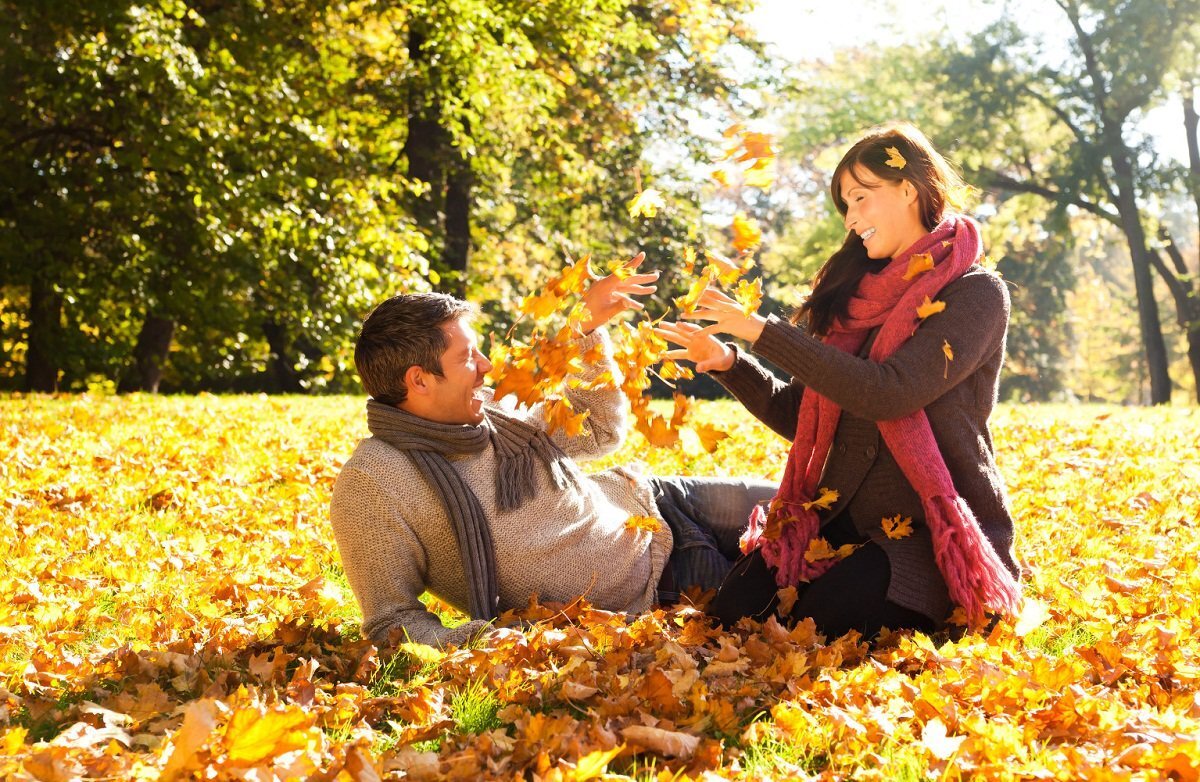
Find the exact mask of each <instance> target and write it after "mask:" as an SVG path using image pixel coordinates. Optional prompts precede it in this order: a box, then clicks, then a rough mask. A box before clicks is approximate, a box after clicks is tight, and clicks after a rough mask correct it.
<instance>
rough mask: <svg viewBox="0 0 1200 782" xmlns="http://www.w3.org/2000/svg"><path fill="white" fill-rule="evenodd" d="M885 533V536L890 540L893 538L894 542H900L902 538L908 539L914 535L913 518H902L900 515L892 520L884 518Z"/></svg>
mask: <svg viewBox="0 0 1200 782" xmlns="http://www.w3.org/2000/svg"><path fill="white" fill-rule="evenodd" d="M883 533H884V534H885V535H887V536H888V537H889V538H891V539H892V540H900V539H901V538H907V537H908V536H909V535H911V534H912V533H913V528H912V517H911V516H904V517H901V516H900V515H899V514H897V515H896V516H893V517H891V518H887V517H884V519H883Z"/></svg>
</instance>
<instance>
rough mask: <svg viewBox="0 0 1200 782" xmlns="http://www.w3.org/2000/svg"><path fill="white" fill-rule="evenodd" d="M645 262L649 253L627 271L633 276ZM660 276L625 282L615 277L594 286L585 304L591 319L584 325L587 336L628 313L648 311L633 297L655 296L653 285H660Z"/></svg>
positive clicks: (654, 274) (629, 278)
mask: <svg viewBox="0 0 1200 782" xmlns="http://www.w3.org/2000/svg"><path fill="white" fill-rule="evenodd" d="M645 259H646V254H645V253H638V254H637V255H635V256H633V257H632V258H630V259H629V260H628V261H626V262H625V268H626V269H627V270H629V271H631V272H632V271H633V270H634V269H637V267H638V266H640V265H641V263H642V261H644V260H645ZM658 274H659V273H658V272H656V271H654V272H649V273H647V274H629V275H626V276H625V278H624V279H622V278H621V275H619V274H615V273H614V274H610V275H608V276H607V277H602V278H600V279H599V280H596V281H595V282H593V283H592V284H591V286H590V287H589V288H588V289H587V293H585V294H583V304H584V306H586V307H587V311H588V316H589V317H588V319H587V321H585V322H584V324H583V333H584V334H590V333H592V332H593V331H595V330H596V329H598V328H600V327H601V326H603V325H604V324H605V323H608V322H609V321H610V320H612V319H613V317H614V316H615V315H617V314H618V313H621V312H624V311H625V310H641V309H645V307H643V306H642V303H641V302H640V301H638V300H637V299H634V298H633V296H634V295H638V296H645V295H647V294H650V293H654V290H655V288H654V285H653V283H655V282H657V281H658Z"/></svg>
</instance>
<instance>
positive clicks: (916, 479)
mask: <svg viewBox="0 0 1200 782" xmlns="http://www.w3.org/2000/svg"><path fill="white" fill-rule="evenodd" d="M926 253H927V254H929V255H931V256H932V257H933V261H934V267H933V268H932V269H931V270H928V271H924V272H921V273H919V274H916V276H912V275H911V274H909V273H908V270H909V261H910V259H911V258H912V257H913V256H919V255H922V254H926ZM980 255H981V249H980V241H979V227H978V225H977V224H976V223H975V221H973V220H971V219H970V218H968V217H963V216H959V215H951V216H949V217H947V218H946V219H945V220H943V221H942V222H941V223H940V224H939V225H938V226H937V227H936V228H934V229H933V231H931V232H930V233H928V234H926V235H925V236H924V237H922V238H921V239H920V240H918V241H917V242H916V244H914V245H913V246H912V247H910V248H908V250H907V251H906V252H904V253H901V254H900V255H898V256H897V257H896V258H895V259H894V260H892V262H891V263H889V264H888V265H887V266H886V267H884V269H883V270H882V271H880V272H879V273H878V274H868V275H866V276H865V277H863V279H862V282H860V283H859V286H858V290H857V291H856V292H855V295H854V296H853V297H852V298H851V299H850V305H849V312H848V314H847V317H846V318H845V319H839V320H838V321H837V322H836V323H835V324H834V326H833V328H832V329H831V330H830V333H829V335H828V336H827V337H826V338H825V339H824V341H825V343H826V344H829V345H833V346H834V347H837V348H839V349H840V350H844V351H846V352H847V353H851V354H857V353H858V351H859V349H861V348H862V345H863V343H864V342H865V341H866V339H867V335H868V333H869V332H870V331H871V329H873V328H875V327H876V326H880V329H879V335H878V336H877V337H876V339H875V342H874V344H873V345H872V346H871V350H870V352H869V354H868V357H869V358H870V359H871V360H872V361H883V360H884V359H886V358H887V357H888V356H890V355H892V354H893V353H895V352H896V350H897V349H898V348H899V347H900V346H901V345H903V344H904V343H905V342H906V341H908V339H909V337H911V336H912V335H913V334H914V333H915V331H916V329H917V326H918V325H919V319H918V316H917V314H916V313H917V307H918V306H920V305H921V304H922V302H923V301H924V299H925V297H926V296H929V297H930V299H933V298H934V297H935V296H937V294H938V292H939V291H941V290H942V288H944V287H945V286H946V285H948V284H949V283H951V282H953V281H954V280H956V279H958V278H959V277H961V276H962V274H963V273H964V272H965V271H966V270H967V268H968V267H970V266H971V265H972V264H973V263H975V262H976V261H977V260H978V259H979V257H980ZM906 274H907V275H908V276H910V277H912V279H909V280H905V279H904V277H905V276H906ZM934 317H936V315H935V316H934ZM841 413H842V409H841V408H840V407H838V405H837V404H835V403H834V402H832V401H831V400H829V399H827V398H825V397H823V396H821V395H820V394H817V393H816V392H814V391H813V390H812V389H811V388H808V389H805V392H804V397H803V400H802V402H801V404H800V414H799V417H798V418H797V421H796V437H795V439H794V440H793V441H792V450H791V452H790V453H789V454H788V461H787V468H786V469H785V471H784V474H783V481H782V483H781V484H780V487H779V492H778V493H777V494H776V496H775V499H774V501H772V503H771V508H770V510H769V511H768V512H766V513H764V512H763V509H762V508H761V507H758V508H755V509H754V513H753V514H751V517H750V528H749V529H748V530H747V531H746V533H745V535H744V536H743V538H742V550H743V551H751V550H753V549H755V548H760V549H762V553H763V558H764V559H765V560H766V562H767V564H769V565H771V566H773V567H774V568H775V569H776V573H775V579H776V582H777V583H778V584H779V585H780V586H789V585H792V584H796V583H798V582H800V581H811V580H813V579H815V578H817V577H818V576H820V575H821V574H823V573H824V572H825V571H827V570H828V569H829V568H830V567H832V566H833V565H834V564H835V563H836V562H837V561H838V560H837V559H836V558H828V559H818V560H816V561H814V562H809V561H808V560H807V559H806V557H805V553H806V552H807V551H808V548H809V543H810V542H812V540H813V539H814V538H815V537H816V536H817V534H818V530H819V527H820V519H819V518H818V516H817V513H816V511H815V510H813V509H812V504H811V503H812V500H814V499H816V498H817V487H818V483H819V481H820V479H821V474H822V473H823V471H824V467H825V460H826V458H827V457H828V455H829V449H830V447H831V446H832V444H833V435H834V432H835V431H836V430H837V426H838V419H839V418H840V417H841ZM878 426H879V431H880V433H881V434H882V435H883V441H884V442H885V443H886V444H887V447H888V449H889V450H890V451H891V452H892V454H893V456H895V458H896V462H897V464H899V466H900V469H901V471H902V472H903V473H904V476H905V477H906V478H907V479H908V481H909V483H911V484H912V486H913V488H914V489H916V491H917V494H918V495H919V496H920V498H921V505H922V507H923V508H924V511H925V523H926V524H927V525H928V526H929V529H930V532H931V533H932V536H933V551H934V558H935V560H936V561H937V565H938V569H939V570H941V572H942V576H943V577H944V578H945V580H946V586H947V587H948V588H949V592H950V597H951V599H953V600H954V602H956V603H958V604H959V605H961V606H962V607H963V608H964V609H965V610H966V612H967V614H968V616H970V617H973V618H978V617H982V616H983V613H984V610H985V609H991V610H994V611H1000V612H1003V613H1007V614H1009V615H1014V614H1015V613H1016V611H1017V608H1018V604H1019V602H1020V590H1019V587H1018V586H1017V583H1016V581H1015V580H1014V579H1013V577H1012V574H1011V573H1009V571H1008V569H1007V568H1005V567H1004V564H1003V563H1002V562H1001V561H1000V558H999V557H998V556H996V552H995V551H994V550H993V549H992V546H991V543H990V542H989V541H988V539H987V538H986V537H984V535H983V532H982V531H981V530H980V529H979V523H978V522H977V521H976V520H975V514H974V513H972V512H971V509H970V507H968V506H967V503H966V502H965V501H964V500H963V499H962V497H960V496H958V492H957V491H955V489H954V483H953V481H952V480H951V478H950V471H949V470H948V469H947V468H946V462H945V460H944V459H943V458H942V454H941V451H940V450H939V449H938V445H937V442H936V441H935V440H934V438H933V430H932V429H930V427H929V419H928V418H927V417H926V415H925V411H924V410H917V411H916V412H914V413H912V414H911V415H908V416H906V417H904V418H900V419H897V420H894V421H879V422H878ZM806 503H808V504H809V507H807V508H806V507H805V504H806Z"/></svg>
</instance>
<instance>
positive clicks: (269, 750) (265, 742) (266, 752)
mask: <svg viewBox="0 0 1200 782" xmlns="http://www.w3.org/2000/svg"><path fill="white" fill-rule="evenodd" d="M314 718H315V714H312V713H309V712H307V711H305V710H303V709H301V708H299V707H293V708H283V709H279V710H276V711H268V712H266V713H265V714H264V713H262V712H261V711H260V710H259V708H258V707H257V706H244V707H242V708H239V709H238V710H237V711H235V712H234V713H233V716H232V717H230V718H229V724H228V725H226V726H225V736H226V737H227V738H228V741H229V744H228V751H229V762H230V763H232V764H239V765H240V764H247V765H253V764H255V763H258V762H259V761H261V760H264V759H265V758H269V757H272V756H274V755H279V754H282V753H284V752H289V751H291V750H294V749H303V748H304V747H307V746H308V738H309V737H308V734H307V728H308V727H309V726H311V725H312V722H313V719H314Z"/></svg>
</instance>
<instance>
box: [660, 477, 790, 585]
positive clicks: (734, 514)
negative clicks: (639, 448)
mask: <svg viewBox="0 0 1200 782" xmlns="http://www.w3.org/2000/svg"><path fill="white" fill-rule="evenodd" d="M650 486H651V488H652V489H653V491H654V500H655V503H656V504H657V505H658V511H659V513H661V514H662V517H663V518H664V519H666V521H667V526H668V527H670V528H671V536H672V537H673V538H674V541H675V542H674V545H673V546H672V548H671V558H670V559H669V560H668V562H667V570H666V572H665V573H664V574H663V576H664V577H663V580H662V581H661V582H660V584H659V591H658V601H659V602H660V603H674V602H676V601H678V600H679V596H680V594H681V593H682V592H683V591H684V590H686V589H688V588H689V587H697V588H699V589H702V590H703V589H716V588H717V587H719V586H720V585H721V582H722V581H723V580H724V579H725V576H726V574H727V573H728V572H729V568H730V567H731V566H732V565H733V562H734V561H735V560H736V559H737V558H738V556H739V555H740V554H741V552H740V551H739V549H738V538H739V537H741V534H742V532H744V531H745V529H746V524H747V522H748V521H749V519H750V511H751V510H753V509H754V506H755V505H756V504H758V503H760V502H768V501H770V499H771V498H772V497H774V496H775V491H776V489H777V488H778V487H777V486H776V485H775V484H774V483H767V482H766V481H744V480H737V479H733V478H681V477H671V478H651V479H650Z"/></svg>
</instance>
